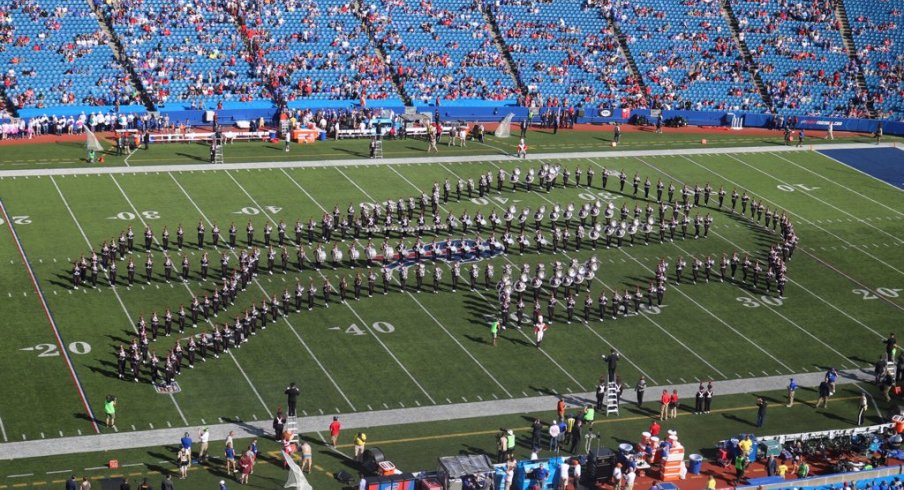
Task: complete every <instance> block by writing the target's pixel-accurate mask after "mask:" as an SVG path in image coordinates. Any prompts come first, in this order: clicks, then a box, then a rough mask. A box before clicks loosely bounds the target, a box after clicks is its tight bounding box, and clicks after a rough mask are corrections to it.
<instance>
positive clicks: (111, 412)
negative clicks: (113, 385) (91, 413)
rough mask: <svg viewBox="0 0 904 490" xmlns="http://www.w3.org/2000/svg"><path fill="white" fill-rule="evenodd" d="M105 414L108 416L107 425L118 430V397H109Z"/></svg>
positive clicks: (105, 406)
mask: <svg viewBox="0 0 904 490" xmlns="http://www.w3.org/2000/svg"><path fill="white" fill-rule="evenodd" d="M104 414H106V416H107V417H106V425H107V427H110V428H112V429H113V430H117V429H116V397H115V396H113V395H107V400H106V401H105V402H104Z"/></svg>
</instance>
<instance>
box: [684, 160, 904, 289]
mask: <svg viewBox="0 0 904 490" xmlns="http://www.w3.org/2000/svg"><path fill="white" fill-rule="evenodd" d="M728 157H729V158H731V159H733V160H735V161H737V162H739V163H742V164H744V165H747V164H746V163H745V162H744V161H742V160H740V159H738V158H735V157H734V156H731V155H728ZM690 161H691V162H692V163H694V164H695V165H697V166H698V167H700V168H702V169H704V170H706V171H708V172H710V173H712V174H714V175H716V176H718V177H719V178H721V179H722V180H725V181H726V182H730V183H731V184H733V185H735V186H736V187H738V188H740V189H743V188H744V186H742V185H740V184H738V183H737V182H735V181H733V180H731V179H728V178H726V177H725V176H723V175H721V174H719V173H718V172H716V171H715V170H712V169H710V168H708V167H705V166H703V165H701V164H699V163H697V162H694V161H693V160H690ZM747 166H749V165H747ZM760 197H761V199H762V200H764V201H766V202H768V203H770V204H772V205H773V206H775V207H777V208H778V207H780V206H778V204H777V203H775V202H774V201H770V200H769V199H766V198H765V197H762V196H760ZM797 218H799V219H800V220H801V221H803V222H805V223H809V224H810V225H812V226H813V227H815V228H817V229H819V230H822V231H823V232H824V233H826V234H828V235H830V236H833V237H835V238H836V239H837V240H838V241H840V242H842V243H844V244H846V245H848V246H850V247H852V248H854V249H855V250H857V251H858V252H860V253H862V254H864V255H866V256H867V257H870V258H871V259H873V260H875V261H876V262H879V263H880V264H882V265H884V266H885V267H887V268H889V269H891V270H893V271H895V272H897V273H898V274H901V275H902V276H904V271H902V270H900V269H898V268H897V267H895V266H893V265H891V264H889V263H888V262H885V261H884V260H882V259H880V258H879V257H876V256H875V255H873V254H871V253H869V252H867V251H866V250H864V249H863V248H861V247H857V246H856V245H854V244H853V243H851V242H849V241H847V240H845V239H844V238H842V237H840V236H838V235H836V234H834V233H832V232H831V231H829V230H827V229H825V228H823V227H821V226H819V225H817V224H816V223H814V222H812V221H810V220H808V219H806V218H804V217H802V216H800V215H799V214H798V215H797Z"/></svg>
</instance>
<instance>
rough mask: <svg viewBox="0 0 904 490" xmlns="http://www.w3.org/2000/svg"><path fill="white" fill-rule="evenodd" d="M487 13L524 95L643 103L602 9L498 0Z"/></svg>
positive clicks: (572, 2)
mask: <svg viewBox="0 0 904 490" xmlns="http://www.w3.org/2000/svg"><path fill="white" fill-rule="evenodd" d="M490 11H491V12H492V13H493V16H494V18H495V19H496V23H497V25H498V26H499V30H500V33H501V34H502V38H503V39H504V41H505V43H506V49H507V50H508V52H509V53H510V55H511V56H512V59H513V61H514V62H515V65H516V66H517V69H518V71H519V73H520V75H521V78H522V82H523V83H524V84H525V85H526V86H527V88H528V92H529V97H528V99H541V100H543V103H542V105H546V106H568V105H572V104H582V105H590V106H596V107H599V108H602V109H612V108H614V107H629V108H633V107H643V106H644V105H645V103H644V102H643V100H644V99H643V93H642V91H641V89H640V85H639V83H638V81H637V80H636V79H635V78H634V76H633V75H632V74H631V72H630V71H629V70H628V68H627V66H628V62H627V60H626V59H625V56H624V55H623V54H622V53H621V51H620V50H619V46H618V39H616V37H615V35H614V33H612V31H611V30H610V28H609V25H608V21H607V20H606V18H605V16H604V15H605V14H604V11H603V10H602V9H601V8H599V7H597V6H596V5H594V4H591V3H588V2H585V1H582V0H560V1H556V2H552V1H540V2H522V1H521V0H502V1H500V2H498V3H497V5H495V6H492V7H491V8H490ZM529 104H530V101H527V102H526V103H525V105H529Z"/></svg>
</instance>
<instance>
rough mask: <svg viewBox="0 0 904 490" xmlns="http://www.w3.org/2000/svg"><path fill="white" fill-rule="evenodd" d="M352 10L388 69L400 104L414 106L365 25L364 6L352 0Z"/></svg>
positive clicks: (381, 49)
mask: <svg viewBox="0 0 904 490" xmlns="http://www.w3.org/2000/svg"><path fill="white" fill-rule="evenodd" d="M352 10H353V11H354V13H355V16H356V17H358V19H359V20H360V21H361V26H362V27H363V28H364V32H366V33H367V38H368V39H369V40H370V45H371V46H373V47H374V52H375V53H377V56H378V57H379V58H380V61H382V62H383V64H384V65H386V66H387V67H388V68H389V70H390V73H391V75H392V84H393V85H394V86H395V89H396V92H398V94H399V97H401V98H402V102H404V103H405V106H406V107H410V106H413V105H414V104H413V103H412V102H411V96H410V95H408V92H407V91H406V90H405V82H404V81H403V80H402V78H401V77H399V74H398V72H396V70H395V69H394V68H393V67H392V65H390V64H389V63H386V51H383V46H382V45H381V44H380V43H379V42H377V36H375V35H374V32H373V31H372V30H371V29H370V25H369V24H368V23H367V16H366V12H367V8H366V6H365V5H364V4H363V3H361V0H353V1H352Z"/></svg>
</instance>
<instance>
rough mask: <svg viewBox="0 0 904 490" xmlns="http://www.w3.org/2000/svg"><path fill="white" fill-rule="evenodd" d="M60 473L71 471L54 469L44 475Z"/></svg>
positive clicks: (70, 471) (69, 471)
mask: <svg viewBox="0 0 904 490" xmlns="http://www.w3.org/2000/svg"><path fill="white" fill-rule="evenodd" d="M60 473H72V470H56V471H48V472H46V473H45V474H46V475H59V474H60Z"/></svg>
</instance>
